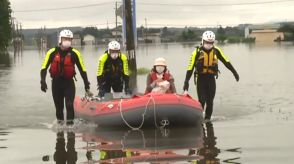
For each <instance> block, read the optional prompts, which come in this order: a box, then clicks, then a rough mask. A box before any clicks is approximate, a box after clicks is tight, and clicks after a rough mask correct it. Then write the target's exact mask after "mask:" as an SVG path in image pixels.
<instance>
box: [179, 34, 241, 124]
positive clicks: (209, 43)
mask: <svg viewBox="0 0 294 164" xmlns="http://www.w3.org/2000/svg"><path fill="white" fill-rule="evenodd" d="M214 41H215V34H214V33H213V32H212V31H205V32H204V33H203V35H202V43H201V45H200V47H197V48H196V50H194V51H193V53H192V56H191V59H190V63H189V65H188V69H187V72H186V78H185V82H184V87H183V89H184V91H188V89H189V80H190V78H191V76H192V74H193V70H194V68H195V72H194V75H195V78H196V79H195V81H196V87H197V94H198V99H199V101H200V103H201V105H202V107H203V109H204V107H206V109H205V120H210V119H211V115H212V112H213V99H214V96H215V90H216V83H215V79H216V78H217V77H218V72H219V70H218V60H220V61H221V62H222V63H223V64H224V65H225V66H226V67H227V68H228V69H229V70H230V71H231V72H232V73H233V75H234V77H235V79H236V81H239V75H238V73H237V71H236V70H235V69H234V67H233V66H232V64H231V63H230V61H229V59H228V57H226V56H225V55H224V53H223V51H222V50H221V49H220V48H219V47H217V46H214Z"/></svg>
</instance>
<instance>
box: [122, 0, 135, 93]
mask: <svg viewBox="0 0 294 164" xmlns="http://www.w3.org/2000/svg"><path fill="white" fill-rule="evenodd" d="M123 2H124V10H123V11H124V18H125V28H126V30H125V34H126V35H125V36H126V51H127V54H128V63H129V68H130V70H131V72H132V73H131V75H130V87H131V88H132V89H136V88H137V63H136V52H135V42H134V20H133V16H134V13H133V11H134V8H132V7H135V6H132V0H123ZM133 5H136V4H135V1H134V0H133Z"/></svg>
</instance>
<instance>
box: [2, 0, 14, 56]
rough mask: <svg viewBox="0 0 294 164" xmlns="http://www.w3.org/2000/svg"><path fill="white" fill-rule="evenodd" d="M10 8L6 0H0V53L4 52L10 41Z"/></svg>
mask: <svg viewBox="0 0 294 164" xmlns="http://www.w3.org/2000/svg"><path fill="white" fill-rule="evenodd" d="M10 20H11V8H10V2H9V1H8V0H0V51H2V50H5V49H6V48H7V46H8V43H9V41H10V39H11V22H10Z"/></svg>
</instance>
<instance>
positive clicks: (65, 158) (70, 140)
mask: <svg viewBox="0 0 294 164" xmlns="http://www.w3.org/2000/svg"><path fill="white" fill-rule="evenodd" d="M55 150H56V151H55V153H54V156H53V158H54V161H55V162H56V164H66V163H67V164H75V163H76V162H77V152H76V150H75V133H73V132H68V133H67V143H66V141H65V137H64V132H58V133H57V136H56V147H55Z"/></svg>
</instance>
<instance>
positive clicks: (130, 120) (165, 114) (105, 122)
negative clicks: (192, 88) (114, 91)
mask: <svg viewBox="0 0 294 164" xmlns="http://www.w3.org/2000/svg"><path fill="white" fill-rule="evenodd" d="M74 109H75V113H76V116H77V117H78V118H82V119H85V120H88V121H93V122H95V123H97V124H98V126H100V127H117V128H121V127H126V126H128V127H130V128H141V127H162V126H169V127H177V126H196V125H199V123H200V122H202V112H203V109H202V107H201V104H200V103H199V102H198V101H196V100H194V99H193V98H191V97H190V96H189V95H179V94H154V93H150V94H147V95H143V96H133V97H132V98H128V99H113V100H110V101H101V100H98V99H86V98H80V97H76V98H75V102H74Z"/></svg>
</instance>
